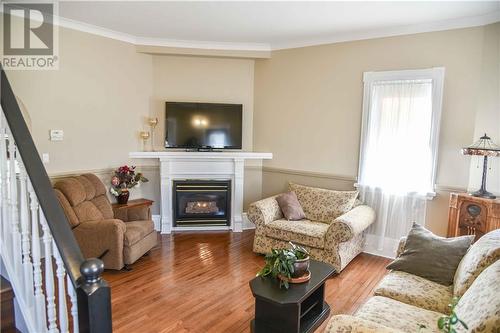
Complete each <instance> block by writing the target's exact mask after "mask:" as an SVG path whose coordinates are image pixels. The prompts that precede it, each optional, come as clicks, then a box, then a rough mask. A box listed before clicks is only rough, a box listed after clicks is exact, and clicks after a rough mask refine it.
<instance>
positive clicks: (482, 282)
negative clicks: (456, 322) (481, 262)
mask: <svg viewBox="0 0 500 333" xmlns="http://www.w3.org/2000/svg"><path fill="white" fill-rule="evenodd" d="M499 288H500V260H497V261H496V262H495V263H493V264H491V265H490V266H489V267H488V268H486V269H485V270H484V271H483V272H482V273H481V274H479V276H478V277H477V278H476V279H475V280H474V282H473V283H472V285H471V286H470V288H469V289H467V291H466V292H465V293H464V295H463V296H462V297H461V298H460V300H459V301H458V304H457V306H456V307H455V313H456V314H457V316H458V318H460V319H461V320H463V321H464V322H465V323H466V324H467V326H468V327H469V329H468V330H467V332H492V333H493V332H495V333H497V332H499V331H500V289H499ZM458 331H459V332H465V330H458Z"/></svg>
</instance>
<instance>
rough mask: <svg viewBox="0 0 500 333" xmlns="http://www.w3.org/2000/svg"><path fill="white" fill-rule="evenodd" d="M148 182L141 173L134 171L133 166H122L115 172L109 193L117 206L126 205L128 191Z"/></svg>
mask: <svg viewBox="0 0 500 333" xmlns="http://www.w3.org/2000/svg"><path fill="white" fill-rule="evenodd" d="M148 181H149V180H148V179H147V178H146V177H144V176H143V175H142V173H141V172H136V171H135V166H128V165H124V166H121V167H119V168H118V169H116V170H115V172H114V175H113V177H111V188H110V189H109V191H110V192H111V194H112V195H114V196H115V197H116V200H117V201H118V203H119V204H126V203H127V202H128V198H129V196H130V192H129V190H130V189H132V188H134V187H137V186H139V185H140V184H141V183H147V182H148Z"/></svg>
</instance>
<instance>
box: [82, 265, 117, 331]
mask: <svg viewBox="0 0 500 333" xmlns="http://www.w3.org/2000/svg"><path fill="white" fill-rule="evenodd" d="M103 271H104V263H103V262H102V260H99V259H95V258H93V259H87V260H85V261H84V262H83V263H82V265H81V266H80V272H81V273H82V282H81V284H80V287H79V288H78V290H77V295H78V322H79V326H80V332H88V333H111V332H112V331H113V327H112V323H111V291H110V288H109V286H108V283H107V282H106V281H104V280H103V279H102V278H101V275H102V272H103Z"/></svg>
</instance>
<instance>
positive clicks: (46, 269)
mask: <svg viewBox="0 0 500 333" xmlns="http://www.w3.org/2000/svg"><path fill="white" fill-rule="evenodd" d="M0 76H1V81H0V110H1V111H2V112H1V117H0V256H1V262H2V263H3V267H4V268H5V269H4V271H2V272H0V273H1V274H2V275H3V276H4V277H5V278H7V279H8V280H9V281H10V283H11V286H12V289H13V291H14V295H15V300H16V302H17V305H18V306H17V307H16V309H17V310H16V318H19V316H21V317H22V318H23V319H24V323H25V326H26V329H24V330H27V331H28V332H29V333H45V332H50V333H56V332H57V333H59V332H61V333H63V332H79V331H81V332H82V333H111V332H112V329H113V328H112V322H111V293H110V288H109V285H108V284H107V283H106V281H104V280H103V279H102V278H101V275H102V272H103V271H104V263H103V262H102V261H101V260H99V259H95V258H89V259H85V258H84V256H83V254H82V251H81V250H80V247H79V246H78V243H77V241H76V239H75V237H74V235H73V232H72V230H71V226H70V225H69V222H68V220H67V218H66V216H65V213H64V210H63V209H62V207H61V205H60V204H59V202H58V200H57V197H56V195H55V193H54V190H53V189H52V184H51V183H50V180H49V177H48V175H47V171H46V170H45V167H44V165H43V163H42V161H41V159H40V156H39V153H38V151H37V149H36V146H35V143H34V142H33V138H32V137H31V134H30V132H29V130H28V127H27V126H26V122H25V121H24V118H23V115H22V113H21V110H20V109H19V105H18V104H17V99H16V97H15V95H14V92H13V91H12V88H11V86H10V83H9V80H8V79H7V75H6V73H5V71H4V70H3V69H2V66H1V64H0ZM18 312H20V313H18ZM23 333H24V332H23Z"/></svg>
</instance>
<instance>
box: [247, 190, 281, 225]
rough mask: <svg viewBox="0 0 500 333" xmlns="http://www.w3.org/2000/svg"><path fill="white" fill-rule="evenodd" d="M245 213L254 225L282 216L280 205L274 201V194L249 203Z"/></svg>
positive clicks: (263, 223)
mask: <svg viewBox="0 0 500 333" xmlns="http://www.w3.org/2000/svg"><path fill="white" fill-rule="evenodd" d="M247 215H248V219H249V220H250V221H251V222H252V223H253V224H255V226H256V227H257V226H262V225H265V224H266V223H269V222H272V221H274V220H278V219H280V218H283V214H282V213H281V209H280V206H279V205H278V202H277V201H276V196H273V197H269V198H266V199H262V200H259V201H256V202H254V203H252V204H250V206H249V207H248V211H247Z"/></svg>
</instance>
